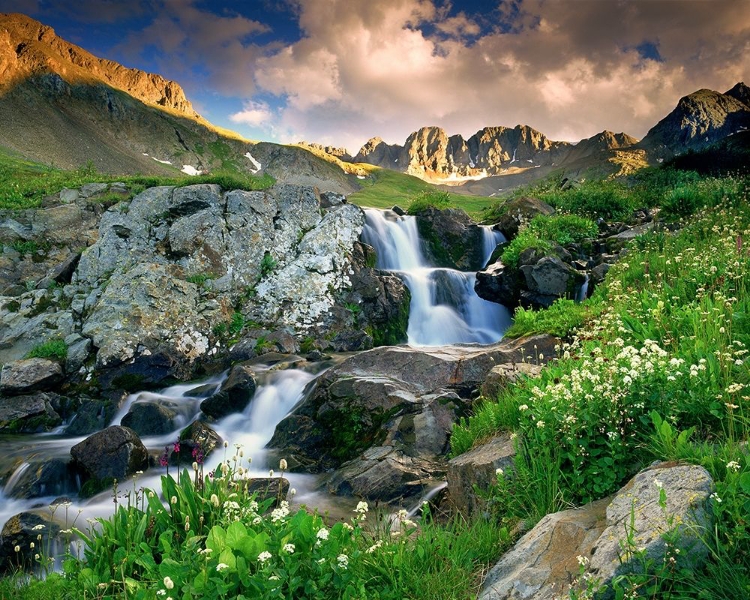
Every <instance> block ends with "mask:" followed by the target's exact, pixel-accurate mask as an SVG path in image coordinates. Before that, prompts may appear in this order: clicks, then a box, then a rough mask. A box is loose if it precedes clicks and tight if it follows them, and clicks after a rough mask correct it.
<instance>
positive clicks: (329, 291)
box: [256, 204, 365, 331]
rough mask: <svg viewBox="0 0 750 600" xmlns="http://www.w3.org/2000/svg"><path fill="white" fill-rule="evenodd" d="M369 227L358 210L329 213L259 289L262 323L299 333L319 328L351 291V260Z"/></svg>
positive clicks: (349, 207)
mask: <svg viewBox="0 0 750 600" xmlns="http://www.w3.org/2000/svg"><path fill="white" fill-rule="evenodd" d="M364 222H365V217H364V213H363V212H362V209H360V208H359V207H357V206H354V205H353V204H344V205H342V206H340V207H338V208H336V209H332V210H331V211H330V212H328V213H327V214H326V216H325V217H323V219H322V221H321V222H320V223H319V224H318V226H317V227H315V228H314V229H312V230H311V231H309V232H307V233H306V234H305V235H304V237H303V238H302V240H301V242H300V243H299V246H298V247H297V251H296V256H295V257H294V258H293V259H291V260H289V261H288V262H287V263H286V265H284V266H283V267H281V268H280V269H279V270H277V271H275V272H274V273H271V274H270V275H269V276H268V277H266V278H264V279H263V280H262V281H261V282H260V283H259V284H258V286H257V287H256V292H257V296H258V300H259V301H260V302H259V306H258V311H259V314H260V318H261V320H263V321H266V322H276V323H278V324H281V325H284V326H288V327H291V328H293V329H295V330H300V331H305V330H310V329H312V328H313V327H314V326H315V325H316V324H317V323H319V322H320V321H321V320H322V319H323V318H324V316H325V315H326V314H327V313H328V312H329V311H330V310H331V308H332V307H333V306H334V304H335V301H336V295H337V294H339V293H341V292H343V291H344V290H346V289H348V288H350V287H351V280H350V278H349V267H350V255H351V252H352V247H353V245H354V244H355V242H357V241H358V240H359V236H360V234H361V233H362V227H363V226H364Z"/></svg>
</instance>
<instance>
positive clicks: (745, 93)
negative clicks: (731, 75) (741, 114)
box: [725, 81, 750, 108]
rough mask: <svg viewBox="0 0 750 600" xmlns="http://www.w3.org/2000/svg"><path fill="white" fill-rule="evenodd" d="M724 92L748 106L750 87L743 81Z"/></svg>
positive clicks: (749, 103) (749, 102) (749, 105)
mask: <svg viewBox="0 0 750 600" xmlns="http://www.w3.org/2000/svg"><path fill="white" fill-rule="evenodd" d="M725 94H726V95H727V96H732V98H736V99H737V100H739V101H740V102H742V103H743V104H744V105H745V106H747V107H748V108H750V87H747V86H746V85H745V82H744V81H740V82H739V83H737V84H736V85H735V86H734V87H733V88H732V89H731V90H728V91H727V92H725Z"/></svg>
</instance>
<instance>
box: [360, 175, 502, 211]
mask: <svg viewBox="0 0 750 600" xmlns="http://www.w3.org/2000/svg"><path fill="white" fill-rule="evenodd" d="M359 166H362V167H365V168H367V169H368V171H369V173H370V174H369V177H368V178H367V179H363V180H361V181H360V184H361V185H362V189H361V190H359V191H358V192H355V193H354V194H351V195H350V196H348V198H347V199H348V200H349V202H351V203H352V204H356V205H358V206H362V207H368V208H392V207H393V206H394V205H399V206H401V208H403V209H404V210H406V209H407V208H408V206H409V205H410V204H411V203H412V201H414V199H415V198H418V197H420V196H421V195H423V194H425V193H427V194H429V193H434V192H435V191H436V190H435V187H434V186H433V185H430V184H429V183H427V182H425V181H422V180H421V179H419V178H418V177H414V176H413V175H406V174H405V173H398V172H397V171H391V170H390V169H381V168H379V167H372V166H370V165H359ZM438 193H443V192H438ZM444 193H445V194H446V196H447V198H448V201H449V202H448V203H447V205H446V206H444V208H451V207H452V208H462V209H463V210H465V211H466V212H467V213H469V215H471V216H472V217H474V218H475V219H479V218H481V216H482V215H483V213H484V211H486V210H487V209H488V207H490V206H491V205H493V204H494V203H495V202H497V200H496V199H494V198H487V197H484V196H465V195H462V194H454V193H452V192H444Z"/></svg>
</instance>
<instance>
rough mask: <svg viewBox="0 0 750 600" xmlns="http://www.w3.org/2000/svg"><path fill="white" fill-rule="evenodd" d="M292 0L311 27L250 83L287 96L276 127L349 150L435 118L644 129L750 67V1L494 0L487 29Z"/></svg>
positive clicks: (430, 14) (350, 3) (399, 12)
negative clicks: (739, 6)
mask: <svg viewBox="0 0 750 600" xmlns="http://www.w3.org/2000/svg"><path fill="white" fill-rule="evenodd" d="M297 6H298V10H299V25H300V28H301V30H302V31H303V38H302V39H301V40H300V41H298V42H296V43H293V44H290V45H287V46H286V47H284V48H282V49H280V50H279V51H277V52H272V53H270V54H269V53H266V54H265V55H263V56H260V57H258V58H257V59H256V61H255V63H254V69H255V73H254V79H255V83H256V85H257V86H258V87H259V88H260V89H262V90H264V91H267V92H271V93H273V94H275V95H277V96H280V97H281V98H284V99H286V108H285V109H284V110H283V111H281V112H279V116H278V122H277V127H278V130H279V131H291V132H293V135H295V136H297V137H298V138H302V137H304V138H305V139H308V140H312V141H317V140H323V139H330V138H332V137H337V138H338V140H339V141H338V142H336V140H335V139H334V140H331V141H332V142H333V143H339V144H340V143H342V141H344V143H346V144H349V145H350V150H354V151H356V150H357V149H358V147H359V145H360V144H361V143H363V142H364V141H365V140H366V139H367V138H368V137H370V136H374V135H379V136H381V137H383V138H384V139H386V140H387V141H390V142H403V140H404V139H405V138H406V136H407V135H408V133H409V132H411V131H413V130H415V129H417V128H418V127H421V126H424V125H433V124H434V125H440V126H443V127H444V128H446V129H447V130H448V132H449V133H462V134H464V135H470V134H472V133H474V132H475V131H476V130H478V129H479V128H481V127H483V126H487V125H507V126H514V125H515V124H517V123H523V124H529V125H531V126H532V127H535V128H537V129H539V130H541V131H542V132H544V133H545V134H547V135H549V136H550V137H552V138H557V139H571V140H578V139H581V138H582V137H588V136H590V135H593V134H594V133H597V132H598V131H601V130H603V129H605V128H606V129H616V130H618V131H620V130H624V131H627V132H629V133H632V134H634V135H636V136H643V135H644V134H645V133H646V131H647V129H648V128H649V127H650V126H652V125H653V124H655V123H656V121H658V120H659V119H660V118H662V117H663V116H665V115H666V114H667V112H669V111H670V110H671V109H672V108H673V107H674V105H675V103H676V101H677V99H678V98H679V97H680V96H682V95H684V94H687V93H689V92H691V91H694V90H695V89H698V88H701V87H711V88H714V89H719V90H721V91H724V90H726V89H728V88H729V87H731V86H732V85H733V84H734V83H735V82H736V81H738V80H741V79H743V78H747V77H748V76H750V52H749V51H748V50H750V46H749V44H750V42H749V40H750V12H748V11H737V10H734V9H735V8H736V4H735V3H734V2H733V1H732V0H715V1H713V2H705V1H702V0H696V1H692V0H681V1H661V0H656V1H646V0H636V1H631V0H622V1H620V2H617V3H613V2H600V1H598V0H578V1H577V2H575V3H571V2H549V1H544V0H523V1H521V0H516V1H514V2H498V4H497V7H498V8H497V13H496V14H497V22H496V26H495V27H492V28H487V27H485V26H484V24H485V21H481V20H480V19H479V17H478V16H477V15H472V14H468V13H467V12H466V11H464V12H461V11H459V12H456V11H452V12H451V11H448V10H446V7H447V8H448V9H450V8H451V7H450V5H448V4H441V5H436V4H434V3H433V2H430V1H427V0H380V1H379V2H376V3H374V2H370V1H369V0H328V1H327V2H325V3H321V2H320V1H318V0H299V1H298V4H297ZM480 21H481V22H482V25H483V26H482V27H480V26H479V23H480ZM435 36H437V37H435ZM466 36H471V37H472V43H471V44H468V43H466V42H465V41H464V38H465V37H466ZM643 48H658V53H657V54H656V55H654V53H653V52H651V53H649V52H644V51H643ZM337 117H339V120H338V121H337Z"/></svg>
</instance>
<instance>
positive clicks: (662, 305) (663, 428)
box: [451, 178, 750, 598]
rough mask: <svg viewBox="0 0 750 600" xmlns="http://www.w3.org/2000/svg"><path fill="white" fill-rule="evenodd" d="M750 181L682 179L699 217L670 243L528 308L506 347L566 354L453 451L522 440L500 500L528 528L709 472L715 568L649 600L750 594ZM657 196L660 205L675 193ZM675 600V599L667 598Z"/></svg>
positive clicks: (476, 421) (635, 247) (472, 425)
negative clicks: (565, 297)
mask: <svg viewBox="0 0 750 600" xmlns="http://www.w3.org/2000/svg"><path fill="white" fill-rule="evenodd" d="M747 183H748V181H747V180H746V179H742V178H723V180H717V179H714V178H709V179H705V180H695V181H693V182H692V183H691V182H689V181H683V182H681V185H683V186H685V187H686V188H688V189H691V193H693V194H694V195H695V197H696V202H695V203H694V205H696V206H706V207H707V208H706V209H704V210H702V211H701V212H699V213H697V214H695V215H692V217H691V218H690V220H688V221H683V222H682V226H681V228H680V229H679V230H678V231H676V232H675V233H672V232H670V231H665V230H657V231H654V232H653V233H651V234H649V235H646V236H643V237H641V238H639V239H638V240H636V242H634V243H633V244H632V245H631V247H630V250H629V252H628V254H627V255H626V256H624V257H623V258H622V259H621V260H620V261H619V262H618V263H617V264H615V265H614V266H613V267H612V269H611V270H610V271H609V273H608V275H607V278H606V280H605V282H604V284H602V285H600V286H599V288H598V289H597V290H596V292H595V294H594V296H593V297H592V298H591V299H589V300H587V301H586V302H584V303H582V304H575V303H572V302H569V301H559V302H557V303H555V304H554V305H553V306H552V307H551V308H550V309H548V310H545V311H538V312H531V311H525V310H522V309H519V310H518V311H517V313H516V323H515V324H514V326H513V328H512V329H511V331H510V333H511V334H512V335H520V334H523V333H537V332H552V333H555V334H556V335H560V336H563V337H567V338H568V339H569V343H567V344H562V345H561V346H560V347H558V349H557V356H556V357H555V359H554V360H553V361H552V362H551V363H550V364H549V365H548V366H547V367H546V368H545V369H544V370H543V371H542V374H541V376H540V377H539V378H537V379H525V380H522V381H520V382H519V383H517V384H516V385H515V386H512V387H510V388H508V389H506V390H505V392H503V393H502V394H501V396H500V397H499V398H490V399H487V400H486V401H485V402H484V403H480V404H479V405H478V408H477V409H476V410H475V413H474V415H473V416H471V417H470V418H468V419H466V420H464V421H462V422H461V423H460V424H459V425H458V426H456V427H455V428H454V431H453V435H452V438H451V446H452V450H453V453H454V454H460V453H463V452H465V451H466V450H468V449H469V448H471V447H472V446H474V445H476V444H479V443H481V442H482V441H483V440H486V439H487V438H489V437H491V436H493V435H497V433H498V432H499V431H511V432H513V433H514V434H515V435H516V439H517V443H518V450H519V453H518V456H517V459H516V469H515V473H513V474H505V475H502V476H501V477H499V478H498V484H497V486H496V488H495V489H494V490H493V491H492V492H491V497H492V506H493V507H494V510H495V511H496V515H497V518H499V519H500V520H501V521H502V520H512V519H518V518H521V519H526V520H528V521H530V522H535V521H536V520H538V519H539V518H540V517H541V516H542V515H544V514H545V513H547V512H549V511H550V510H557V509H559V508H561V507H564V506H569V505H580V504H583V503H586V502H589V501H592V500H596V499H599V498H603V497H605V496H607V495H609V494H611V493H613V492H614V491H616V490H618V489H619V488H620V486H622V484H623V483H624V482H625V481H627V480H628V479H629V478H630V477H631V476H632V475H633V474H635V473H636V472H637V471H638V470H639V469H641V468H643V467H644V466H646V465H648V464H650V463H651V462H652V461H653V460H655V459H659V460H673V459H680V460H686V461H689V462H693V463H697V464H701V465H703V466H704V467H706V468H707V469H708V470H709V472H710V473H711V475H712V477H713V478H714V481H715V485H716V494H717V495H718V496H719V497H720V498H721V499H722V501H721V502H720V503H719V502H714V503H713V510H714V513H715V514H716V519H717V521H716V529H715V531H714V532H713V534H712V535H711V536H709V538H708V539H707V540H706V542H707V544H708V546H709V550H710V558H709V561H708V563H707V564H706V566H705V567H704V568H702V569H700V570H696V571H695V573H694V574H692V575H690V576H685V575H684V574H682V573H681V572H677V571H675V572H672V573H667V574H666V575H665V574H664V573H663V572H661V571H658V570H657V571H655V572H654V573H650V574H648V577H647V578H646V579H647V580H648V581H649V586H651V588H650V589H652V590H653V592H652V595H651V596H649V597H680V598H714V597H716V598H731V597H744V596H745V595H747V591H748V589H750V587H748V586H750V576H748V573H750V532H749V530H748V527H747V525H748V522H750V512H748V508H749V507H750V458H748V456H747V453H746V451H744V450H742V448H743V447H744V446H745V445H746V444H747V443H748V439H750V421H749V420H748V417H750V414H749V413H748V406H749V405H748V400H747V399H748V397H750V394H749V393H748V392H749V391H750V359H749V358H748V356H749V350H750V287H748V285H747V282H748V281H750V252H748V248H747V237H748V234H750V203H749V202H748V198H749V195H748V191H747ZM651 185H652V190H653V191H655V192H658V193H657V194H656V195H655V196H654V197H655V199H656V201H657V202H660V201H661V199H662V198H663V197H665V196H663V195H660V194H665V195H666V194H667V193H668V192H669V189H668V186H664V187H663V188H660V186H657V185H654V184H653V181H652V182H651ZM717 190H721V193H720V194H719V193H717ZM720 196H721V198H720V199H719V197H720ZM642 581H644V579H643V576H637V577H636V576H632V579H627V578H626V579H625V580H623V581H622V582H621V583H622V584H623V585H625V586H629V587H630V588H635V587H637V586H638V585H639V582H642ZM670 591H671V593H673V594H677V595H675V596H668V595H664V596H661V595H659V594H662V593H663V594H668V593H669V592H670Z"/></svg>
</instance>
